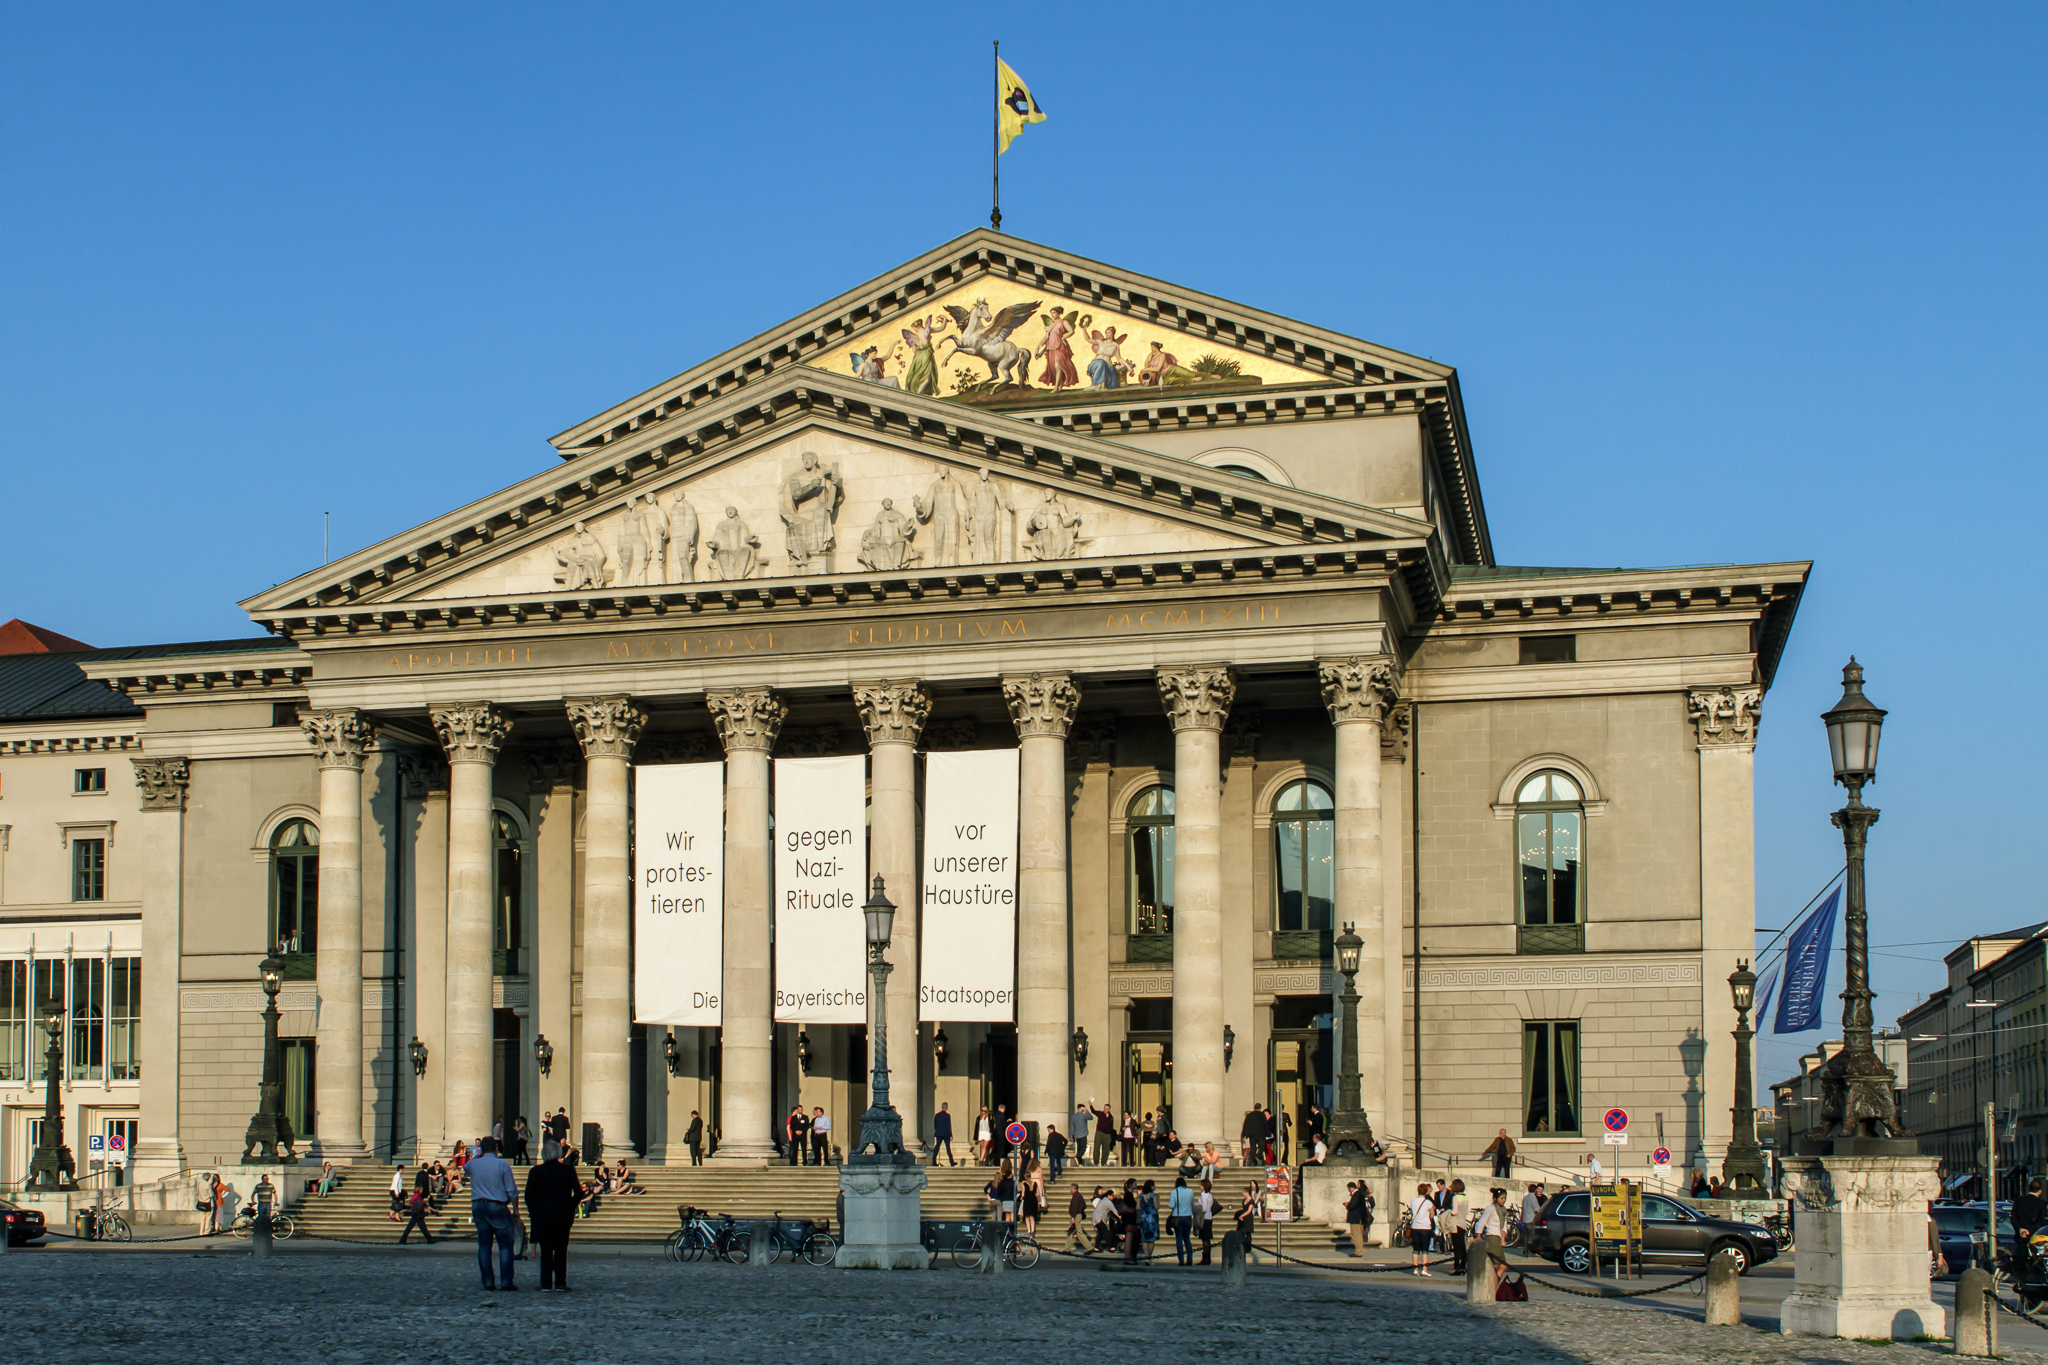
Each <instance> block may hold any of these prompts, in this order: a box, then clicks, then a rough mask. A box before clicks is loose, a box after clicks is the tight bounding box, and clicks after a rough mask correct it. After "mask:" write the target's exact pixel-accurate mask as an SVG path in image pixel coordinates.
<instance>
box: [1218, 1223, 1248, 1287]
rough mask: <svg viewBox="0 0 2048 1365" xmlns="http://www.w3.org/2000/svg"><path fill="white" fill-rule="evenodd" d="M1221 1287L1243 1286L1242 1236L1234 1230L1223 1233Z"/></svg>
mask: <svg viewBox="0 0 2048 1365" xmlns="http://www.w3.org/2000/svg"><path fill="white" fill-rule="evenodd" d="M1223 1287H1224V1288H1225V1289H1242V1288H1244V1238H1243V1237H1242V1236H1241V1235H1239V1234H1238V1233H1236V1232H1226V1233H1224V1234H1223Z"/></svg>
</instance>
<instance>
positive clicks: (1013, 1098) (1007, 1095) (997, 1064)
mask: <svg viewBox="0 0 2048 1365" xmlns="http://www.w3.org/2000/svg"><path fill="white" fill-rule="evenodd" d="M981 1102H982V1103H983V1104H985V1105H987V1106H988V1112H989V1113H990V1114H991V1115H993V1114H994V1113H995V1112H996V1106H997V1105H999V1104H1000V1105H1002V1106H1003V1108H1004V1109H1005V1110H1006V1111H1007V1112H1008V1113H1009V1114H1010V1116H1011V1117H1013V1118H1014V1117H1015V1116H1016V1113H1017V1026H1016V1025H1015V1024H990V1025H988V1026H987V1030H986V1031H985V1032H984V1033H983V1034H982V1035H981Z"/></svg>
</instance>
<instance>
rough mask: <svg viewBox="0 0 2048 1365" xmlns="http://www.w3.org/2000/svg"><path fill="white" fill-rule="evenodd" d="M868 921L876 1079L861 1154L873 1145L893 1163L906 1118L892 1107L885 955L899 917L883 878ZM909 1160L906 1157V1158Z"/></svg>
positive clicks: (863, 1120)
mask: <svg viewBox="0 0 2048 1365" xmlns="http://www.w3.org/2000/svg"><path fill="white" fill-rule="evenodd" d="M860 912H861V914H862V916H863V917H864V918H865V919H866V920H867V934H868V1039H869V1043H868V1055H869V1057H870V1058H871V1059H872V1060H873V1062H874V1079H873V1081H872V1082H871V1083H870V1084H869V1086H868V1096H869V1099H868V1111H867V1112H866V1113H865V1114H862V1115H861V1116H860V1148H859V1153H858V1154H859V1155H861V1156H865V1155H866V1154H867V1152H868V1151H869V1149H870V1148H872V1149H873V1150H874V1154H875V1159H877V1160H879V1161H882V1162H893V1161H895V1160H896V1159H897V1158H898V1157H899V1156H903V1155H904V1153H903V1120H902V1118H901V1117H900V1116H899V1115H898V1114H897V1113H896V1111H895V1110H894V1109H891V1108H890V1107H889V1011H888V990H889V973H890V971H891V970H892V968H891V967H890V966H889V960H888V959H887V958H886V957H884V956H883V954H884V953H886V952H887V951H888V950H889V930H890V928H891V926H892V925H893V924H894V923H895V920H896V902H894V901H892V900H890V899H889V898H888V896H886V895H884V894H883V891H882V879H881V878H880V877H876V878H875V890H874V894H873V895H871V896H869V897H868V901H867V904H866V905H863V906H862V907H861V908H860ZM906 1159H907V1158H906Z"/></svg>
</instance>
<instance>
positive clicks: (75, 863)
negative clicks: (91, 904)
mask: <svg viewBox="0 0 2048 1365" xmlns="http://www.w3.org/2000/svg"><path fill="white" fill-rule="evenodd" d="M106 898H107V841H106V840H105V839H73V840H72V841H71V899H73V900H75V901H103V900H105V899H106Z"/></svg>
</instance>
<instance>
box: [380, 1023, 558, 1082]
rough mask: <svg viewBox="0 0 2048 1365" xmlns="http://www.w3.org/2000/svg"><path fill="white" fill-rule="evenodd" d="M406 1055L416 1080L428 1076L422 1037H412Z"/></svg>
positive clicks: (550, 1052) (550, 1051)
mask: <svg viewBox="0 0 2048 1365" xmlns="http://www.w3.org/2000/svg"><path fill="white" fill-rule="evenodd" d="M541 1041H542V1042H546V1041H547V1040H546V1039H545V1038H543V1039H542V1040H541ZM405 1055H406V1056H407V1057H408V1058H410V1059H411V1060H412V1074H413V1077H414V1078H415V1079H417V1078H419V1077H421V1076H424V1075H426V1074H427V1045H426V1044H425V1043H423V1042H421V1041H420V1036H419V1035H418V1034H417V1033H415V1034H414V1035H413V1036H412V1046H411V1047H408V1048H407V1049H406V1050H405ZM554 1055H555V1051H554V1049H553V1048H549V1049H548V1056H549V1057H550V1058H552V1057H553V1056H554ZM541 1074H542V1075H543V1076H545V1075H546V1074H547V1063H546V1062H543V1063H541Z"/></svg>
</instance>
